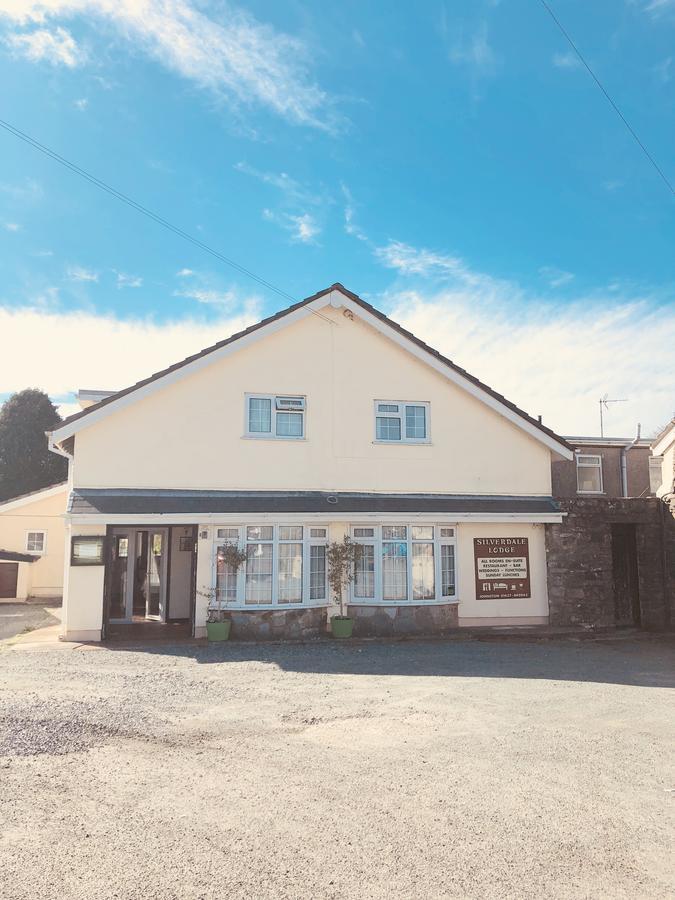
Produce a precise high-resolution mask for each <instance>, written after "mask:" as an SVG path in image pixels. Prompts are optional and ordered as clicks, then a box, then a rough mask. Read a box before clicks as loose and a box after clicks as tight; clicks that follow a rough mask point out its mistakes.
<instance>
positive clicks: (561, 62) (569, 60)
mask: <svg viewBox="0 0 675 900" xmlns="http://www.w3.org/2000/svg"><path fill="white" fill-rule="evenodd" d="M551 61H552V63H553V65H554V66H555V67H556V69H579V68H581V61H580V59H579V57H578V56H577V55H576V53H573V52H572V51H571V50H569V51H568V52H567V53H554V54H553V58H552V60H551Z"/></svg>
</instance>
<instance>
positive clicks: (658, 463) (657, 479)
mask: <svg viewBox="0 0 675 900" xmlns="http://www.w3.org/2000/svg"><path fill="white" fill-rule="evenodd" d="M662 483H663V457H662V456H650V457H649V491H650V493H652V494H655V493H656V492H657V491H658V489H659V488H660V487H661V484H662Z"/></svg>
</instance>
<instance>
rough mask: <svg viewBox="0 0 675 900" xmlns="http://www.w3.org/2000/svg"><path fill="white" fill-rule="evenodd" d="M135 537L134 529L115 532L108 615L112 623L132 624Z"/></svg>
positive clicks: (115, 530) (117, 529)
mask: <svg viewBox="0 0 675 900" xmlns="http://www.w3.org/2000/svg"><path fill="white" fill-rule="evenodd" d="M135 537H136V536H135V533H134V530H133V529H128V528H127V529H121V528H115V529H114V531H113V536H112V562H111V567H110V609H109V614H108V618H109V619H110V621H111V622H130V621H131V617H132V614H133V587H132V585H133V583H134V548H135Z"/></svg>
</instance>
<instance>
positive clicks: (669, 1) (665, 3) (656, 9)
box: [645, 0, 675, 16]
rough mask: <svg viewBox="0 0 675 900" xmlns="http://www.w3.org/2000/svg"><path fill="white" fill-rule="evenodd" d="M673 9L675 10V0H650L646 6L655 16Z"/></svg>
mask: <svg viewBox="0 0 675 900" xmlns="http://www.w3.org/2000/svg"><path fill="white" fill-rule="evenodd" d="M671 9H674V10H675V0H649V2H648V3H647V4H646V6H645V10H646V11H647V12H648V13H652V15H654V16H658V15H660V14H661V13H664V12H668V10H671Z"/></svg>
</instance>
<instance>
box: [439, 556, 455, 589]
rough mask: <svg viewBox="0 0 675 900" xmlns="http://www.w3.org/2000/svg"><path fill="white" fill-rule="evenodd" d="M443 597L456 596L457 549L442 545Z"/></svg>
mask: <svg viewBox="0 0 675 900" xmlns="http://www.w3.org/2000/svg"><path fill="white" fill-rule="evenodd" d="M441 595H442V596H443V597H454V596H455V548H454V546H453V545H452V544H441Z"/></svg>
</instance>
